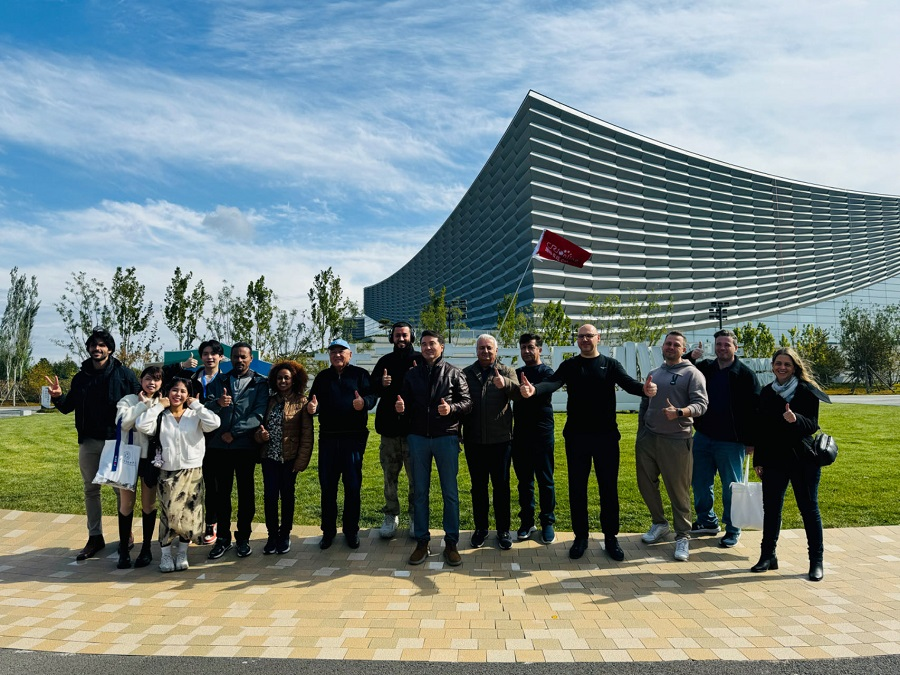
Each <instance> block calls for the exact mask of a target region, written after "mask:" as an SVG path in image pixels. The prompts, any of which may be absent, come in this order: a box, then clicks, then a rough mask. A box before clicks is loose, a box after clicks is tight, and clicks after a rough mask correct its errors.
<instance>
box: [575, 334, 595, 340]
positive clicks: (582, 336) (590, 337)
mask: <svg viewBox="0 0 900 675" xmlns="http://www.w3.org/2000/svg"><path fill="white" fill-rule="evenodd" d="M595 337H597V333H579V334H578V339H579V340H593V339H594V338H595Z"/></svg>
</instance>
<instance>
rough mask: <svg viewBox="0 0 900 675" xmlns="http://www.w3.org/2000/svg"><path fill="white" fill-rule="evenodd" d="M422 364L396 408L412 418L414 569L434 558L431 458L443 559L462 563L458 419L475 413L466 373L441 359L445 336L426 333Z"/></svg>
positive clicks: (411, 373) (412, 374)
mask: <svg viewBox="0 0 900 675" xmlns="http://www.w3.org/2000/svg"><path fill="white" fill-rule="evenodd" d="M419 346H420V348H421V350H422V363H420V364H419V365H417V366H416V367H415V368H413V369H412V370H410V371H409V372H408V373H407V374H406V378H405V379H404V380H403V388H402V389H401V394H400V395H399V396H397V401H396V402H395V403H394V409H395V410H396V411H397V412H398V413H399V414H400V415H406V416H407V419H408V420H409V435H408V436H407V437H406V439H407V442H408V443H409V456H410V461H411V463H412V469H413V476H414V478H413V481H414V483H415V486H416V492H415V509H416V510H415V518H416V522H415V530H416V541H417V542H418V543H417V544H416V550H415V551H413V552H412V555H411V556H410V557H409V564H410V565H421V564H422V563H424V562H425V559H426V558H427V557H428V556H429V555H430V553H431V552H430V550H429V548H428V542H429V541H430V540H431V532H429V530H428V521H429V518H430V510H429V507H428V498H429V493H430V489H431V459H432V458H434V463H435V465H436V466H437V470H438V477H439V478H440V482H441V494H442V496H443V500H444V516H443V524H444V560H445V561H446V562H447V564H448V565H451V566H456V565H459V564H461V563H462V558H461V557H460V555H459V550H458V547H457V544H458V543H459V485H458V484H457V482H456V476H457V474H458V473H459V420H460V418H461V417H462V416H463V415H465V414H466V413H468V412H469V411H470V410H471V409H472V398H471V396H470V395H469V387H468V386H467V384H466V377H465V375H463V372H462V371H461V370H460V369H459V368H457V367H456V366H453V365H451V364H449V363H447V362H446V361H444V359H443V354H444V338H443V337H442V336H441V335H440V334H439V333H437V332H436V331H433V330H426V331H423V332H422V337H421V338H420V342H419Z"/></svg>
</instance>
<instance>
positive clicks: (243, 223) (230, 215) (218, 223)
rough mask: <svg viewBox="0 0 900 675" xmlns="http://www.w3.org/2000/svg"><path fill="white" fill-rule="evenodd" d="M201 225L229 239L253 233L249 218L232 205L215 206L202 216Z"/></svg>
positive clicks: (248, 236)
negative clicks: (213, 209) (214, 208)
mask: <svg viewBox="0 0 900 675" xmlns="http://www.w3.org/2000/svg"><path fill="white" fill-rule="evenodd" d="M202 225H203V227H205V228H208V229H210V230H213V231H214V233H217V234H221V235H223V236H225V237H227V238H229V239H245V238H252V237H253V234H254V229H253V224H252V223H251V222H250V219H249V218H248V217H247V216H246V215H244V214H243V213H241V210H240V209H238V208H235V207H233V206H217V207H216V210H215V211H213V212H212V213H207V214H206V215H205V216H204V217H203V222H202Z"/></svg>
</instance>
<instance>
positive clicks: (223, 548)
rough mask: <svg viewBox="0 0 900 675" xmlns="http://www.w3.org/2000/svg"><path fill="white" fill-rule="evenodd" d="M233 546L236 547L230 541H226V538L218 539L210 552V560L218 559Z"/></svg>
mask: <svg viewBox="0 0 900 675" xmlns="http://www.w3.org/2000/svg"><path fill="white" fill-rule="evenodd" d="M232 548H234V546H233V545H232V543H231V542H230V541H225V540H224V539H216V543H215V545H214V546H213V547H212V550H211V551H210V552H209V556H208V557H209V559H210V560H218V559H219V558H221V557H222V556H223V555H225V554H226V553H227V552H228V551H230V550H231V549H232Z"/></svg>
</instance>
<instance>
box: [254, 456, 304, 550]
mask: <svg viewBox="0 0 900 675" xmlns="http://www.w3.org/2000/svg"><path fill="white" fill-rule="evenodd" d="M262 473H263V505H264V508H265V511H266V530H268V533H269V537H270V538H273V539H286V538H287V537H288V536H289V535H290V534H291V528H292V527H293V526H294V504H295V503H296V499H295V497H294V488H295V486H296V484H297V472H296V471H294V460H291V461H289V462H282V461H277V460H274V459H269V458H268V457H266V458H265V459H263V461H262ZM279 502H281V520H280V521H279V519H278V503H279Z"/></svg>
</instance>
